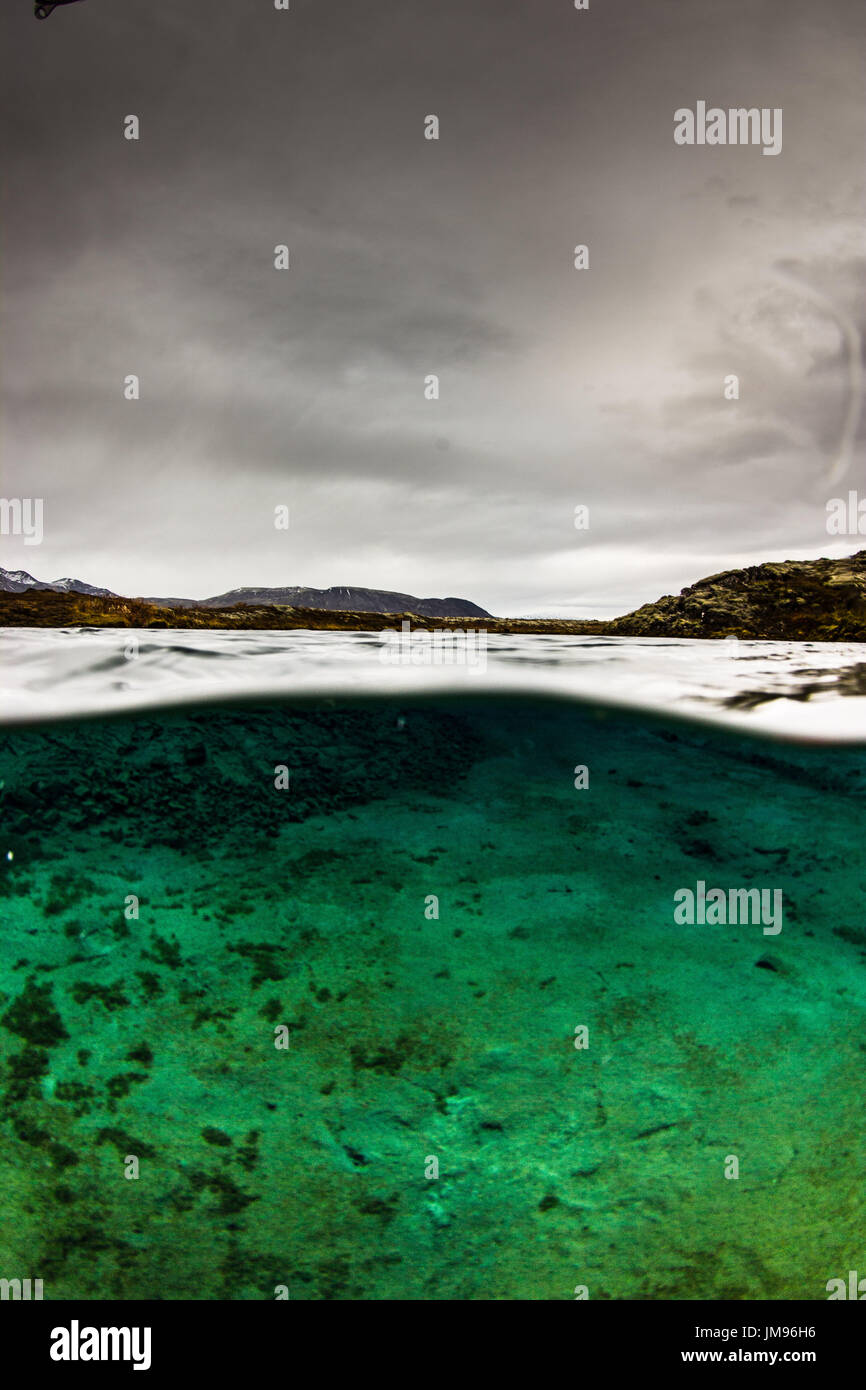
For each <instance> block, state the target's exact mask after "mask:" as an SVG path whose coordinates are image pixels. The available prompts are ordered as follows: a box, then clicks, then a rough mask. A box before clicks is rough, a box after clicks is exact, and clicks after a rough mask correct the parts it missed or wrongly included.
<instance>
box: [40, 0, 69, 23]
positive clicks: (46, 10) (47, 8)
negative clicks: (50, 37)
mask: <svg viewBox="0 0 866 1390" xmlns="http://www.w3.org/2000/svg"><path fill="white" fill-rule="evenodd" d="M78 4H80V0H53V2H52V3H51V4H50V5H49V4H46V5H40V4H36V5H34V7H33V13H34V14H35V15H36V18H37V19H47V18H48V16H49V15H50V14H51V12H52V10H56V9H57V6H58V5H78Z"/></svg>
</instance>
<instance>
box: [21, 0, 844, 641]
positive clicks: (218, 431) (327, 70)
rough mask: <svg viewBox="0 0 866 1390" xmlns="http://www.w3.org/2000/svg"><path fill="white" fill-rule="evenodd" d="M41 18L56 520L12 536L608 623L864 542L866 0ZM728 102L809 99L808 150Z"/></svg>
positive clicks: (197, 570) (53, 573)
mask: <svg viewBox="0 0 866 1390" xmlns="http://www.w3.org/2000/svg"><path fill="white" fill-rule="evenodd" d="M32 11H33V5H32V3H31V0H3V7H2V17H0V51H2V53H3V82H2V91H0V101H2V108H3V118H2V141H3V152H2V153H3V170H4V173H3V185H2V201H0V232H2V252H3V255H2V263H3V271H2V287H0V308H2V364H0V365H2V397H0V407H2V408H0V450H2V452H0V493H2V495H3V496H5V497H15V496H17V497H42V498H44V506H45V534H44V540H43V543H42V544H41V545H40V546H26V545H24V544H23V542H22V539H21V538H18V537H14V536H9V537H5V536H4V537H3V538H2V539H0V563H2V564H3V565H4V566H6V567H7V568H17V567H22V568H25V569H27V570H29V571H30V572H31V573H34V574H36V575H37V577H39V578H42V579H54V578H58V577H60V576H61V575H75V576H77V577H80V578H82V579H86V580H88V581H90V582H91V583H95V584H104V585H106V586H107V587H109V588H111V589H114V590H117V591H119V592H122V593H129V594H136V593H137V594H180V595H188V596H205V595H208V594H214V593H219V592H221V591H224V590H226V589H228V588H231V587H234V586H238V585H283V584H286V585H289V584H309V585H314V586H317V587H322V588H326V587H328V586H330V585H350V584H351V585H366V586H371V587H377V588H384V589H400V590H404V591H408V592H410V593H414V594H417V595H420V596H422V597H427V596H432V595H437V596H442V595H451V594H457V595H461V596H464V597H467V598H470V599H472V600H474V601H475V602H477V603H479V604H481V605H482V606H483V607H485V608H487V609H488V610H490V611H492V612H494V613H504V614H520V613H528V614H530V613H531V614H540V613H551V614H553V613H560V614H568V615H572V616H578V615H581V614H586V615H587V616H605V615H610V614H613V613H617V612H624V611H626V610H627V609H629V608H631V607H634V606H636V605H637V604H639V603H641V602H644V601H648V600H651V599H654V598H656V597H657V596H658V595H659V594H661V593H667V592H677V591H678V590H679V589H680V588H681V587H682V586H683V585H685V584H688V583H692V582H694V581H695V580H697V579H698V578H701V577H702V576H704V575H706V574H711V573H714V572H716V571H718V570H720V569H725V568H730V567H733V566H737V565H741V564H751V563H758V562H760V561H762V560H765V559H781V558H786V557H790V558H808V557H811V556H816V555H820V554H848V553H851V552H853V551H854V550H857V549H860V548H863V547H866V539H857V538H846V539H842V540H839V539H834V538H831V537H829V536H828V535H827V533H826V527H825V505H826V502H827V500H828V499H829V498H830V497H833V496H836V495H839V494H840V493H842V492H847V489H848V488H849V487H852V488H860V489H861V493H862V494H864V495H866V478H864V470H863V447H862V439H863V433H862V425H861V432H860V440H859V443H857V444H855V447H854V450H853V454H852V457H851V459H850V464H849V465H848V466H847V472H845V474H844V478H842V479H841V481H838V480H837V481H836V482H831V481H830V477H831V473H832V471H833V469H834V467H835V468H836V474H837V479H838V477H839V475H840V470H842V469H844V467H845V464H844V460H843V462H842V463H841V464H840V462H839V449H840V440H841V438H842V435H843V432H844V428H845V425H846V421H847V424H848V426H849V427H850V425H851V423H852V420H853V419H854V418H855V415H856V412H852V409H851V399H850V398H851V392H852V390H855V389H856V388H857V361H856V360H855V359H854V358H853V357H852V354H855V353H856V354H859V353H860V352H861V348H860V338H859V327H862V317H863V304H864V283H866V252H864V242H863V218H864V167H863V163H864V162H863V149H864V141H866V117H864V110H866V104H864V102H863V92H862V73H863V59H864V49H866V7H864V5H863V2H862V0H821V3H820V4H818V3H815V2H814V0H808V3H807V0H725V3H724V4H720V3H710V0H687V3H684V0H659V2H656V0H619V2H618V3H617V0H591V3H590V9H589V10H588V11H586V12H581V11H576V10H575V9H574V8H573V4H572V3H571V0H365V2H364V3H360V0H291V9H290V11H289V12H288V13H282V12H277V11H276V10H275V9H274V7H273V3H272V0H218V3H217V0H83V3H80V4H74V5H70V6H68V7H65V8H59V9H57V10H56V11H55V12H54V14H53V15H52V16H51V18H50V19H48V20H46V21H45V22H44V23H38V22H37V21H36V20H35V19H34V18H33V15H32ZM699 100H705V101H706V102H707V103H708V104H709V105H710V106H713V105H718V106H721V107H723V108H727V107H729V106H756V107H760V108H763V107H767V108H776V107H781V108H782V109H783V111H784V122H783V149H782V152H781V154H779V155H778V156H777V157H766V156H763V155H762V152H761V149H760V147H737V146H731V147H708V146H704V147H699V146H694V147H682V146H677V145H676V144H675V143H674V139H673V131H674V111H675V110H676V109H677V108H680V107H686V106H689V107H695V105H696V103H697V101H699ZM129 114H136V115H137V116H138V117H139V118H140V122H141V138H140V139H139V141H138V142H133V141H128V140H126V139H124V136H123V123H124V117H125V116H127V115H129ZM430 114H435V115H437V116H438V117H439V120H440V139H439V140H438V141H427V140H425V138H424V119H425V116H427V115H430ZM279 243H286V244H287V245H288V246H289V247H290V252H291V267H290V269H289V270H288V271H285V272H281V271H278V270H276V269H274V247H275V245H277V244H279ZM577 243H586V244H587V245H588V246H589V256H590V265H589V269H587V270H581V271H578V270H575V269H574V265H573V259H574V247H575V245H576V244H577ZM858 316H859V320H860V323H859V324H858V322H857V320H858ZM129 373H135V374H137V375H139V377H140V381H141V399H140V400H138V401H126V400H125V399H124V394H123V383H124V378H125V376H126V375H127V374H129ZM432 373H435V374H437V375H438V376H439V378H440V392H441V394H440V399H439V400H438V401H428V400H425V397H424V378H425V376H427V375H428V374H432ZM731 373H734V374H737V375H738V377H739V381H740V399H739V400H738V401H729V400H725V398H724V379H725V377H726V376H727V375H728V374H731ZM280 504H285V505H287V506H288V507H289V508H290V514H291V524H290V528H289V530H288V531H287V532H285V531H278V530H276V529H275V527H274V523H273V518H274V508H275V507H276V506H278V505H280ZM578 504H585V505H587V506H588V507H589V509H590V510H589V517H590V525H589V529H588V530H587V531H576V530H575V528H574V521H573V517H574V508H575V506H576V505H578Z"/></svg>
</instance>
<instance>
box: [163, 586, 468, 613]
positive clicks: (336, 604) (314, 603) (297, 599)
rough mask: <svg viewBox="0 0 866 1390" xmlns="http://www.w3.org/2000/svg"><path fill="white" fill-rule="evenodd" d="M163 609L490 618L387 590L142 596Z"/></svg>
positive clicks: (449, 601) (451, 601) (464, 605)
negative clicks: (267, 609) (268, 609)
mask: <svg viewBox="0 0 866 1390" xmlns="http://www.w3.org/2000/svg"><path fill="white" fill-rule="evenodd" d="M142 602H143V603H155V604H158V605H159V606H160V607H162V608H234V606H235V604H238V603H243V604H247V605H248V606H249V607H251V608H260V607H262V606H265V605H267V606H268V607H276V608H286V607H288V608H316V609H320V610H322V611H323V612H326V613H417V614H418V616H419V617H421V618H489V617H490V614H489V613H487V612H485V610H484V609H483V608H479V607H478V605H477V603H470V602H469V600H468V599H465V598H415V596H414V594H399V593H393V592H391V591H390V590H388V589H349V588H337V589H306V588H302V587H299V586H295V587H293V588H290V589H229V591H228V592H227V593H225V594H216V595H215V596H214V597H213V598H206V599H201V600H197V599H188V598H143V599H142Z"/></svg>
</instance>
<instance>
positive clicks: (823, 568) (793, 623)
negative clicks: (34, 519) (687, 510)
mask: <svg viewBox="0 0 866 1390" xmlns="http://www.w3.org/2000/svg"><path fill="white" fill-rule="evenodd" d="M403 621H406V622H409V623H410V624H411V625H412V627H413V628H423V629H428V630H431V629H440V630H442V629H446V630H452V631H461V630H465V629H466V628H467V627H468V626H470V624H472V625H473V626H478V627H482V628H483V630H484V631H485V632H488V633H501V634H505V635H507V634H517V633H539V634H547V635H562V636H610V637H681V638H707V639H720V638H725V637H737V638H740V639H742V640H744V641H748V640H753V641H754V640H757V641H802V642H863V641H866V550H861V551H858V553H857V554H856V555H852V556H849V557H846V558H844V559H840V560H830V559H826V558H824V559H818V560H785V561H781V562H779V563H767V564H763V565H750V566H749V567H747V568H745V569H739V570H726V571H724V572H723V573H721V574H716V575H711V576H710V577H709V578H707V579H702V580H700V581H699V582H698V583H697V584H692V585H690V586H689V587H688V588H685V589H683V590H682V592H681V593H680V594H678V595H676V596H674V595H670V594H667V595H665V596H664V597H662V598H660V599H657V600H656V602H655V603H647V604H644V605H643V606H642V607H641V608H638V609H636V610H635V611H634V612H633V613H627V614H625V615H624V616H623V617H621V618H613V619H610V620H608V621H603V620H595V619H580V620H571V619H564V618H484V619H483V621H482V622H481V623H480V624H479V623H473V622H472V620H467V619H466V618H455V617H450V618H445V617H431V616H422V615H419V614H415V613H393V614H390V613H386V614H382V613H359V612H351V611H340V610H324V609H317V608H298V607H291V606H288V605H269V604H243V603H241V604H235V605H233V606H232V607H230V608H209V607H191V608H165V607H160V606H159V605H157V604H153V603H147V602H145V601H143V600H141V599H127V598H120V597H115V596H111V597H105V596H102V595H91V594H80V593H56V592H49V591H45V590H37V591H31V592H27V593H20V594H17V593H2V594H0V626H3V627H51V628H61V627H121V628H232V629H258V630H262V631H274V630H280V629H282V630H286V631H288V630H292V629H304V630H309V629H321V630H323V631H342V632H346V631H355V632H379V631H381V630H382V629H383V628H390V627H395V626H399V624H400V623H401V622H403Z"/></svg>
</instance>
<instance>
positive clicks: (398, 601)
mask: <svg viewBox="0 0 866 1390" xmlns="http://www.w3.org/2000/svg"><path fill="white" fill-rule="evenodd" d="M36 591H40V592H49V593H55V594H87V595H89V596H90V597H91V598H118V597H120V595H118V594H115V593H114V592H113V591H112V590H111V589H98V588H96V586H95V585H93V584H85V582H84V580H83V579H55V580H53V581H52V582H51V583H46V582H45V581H43V580H40V579H34V578H33V575H32V574H28V573H27V571H26V570H5V569H3V568H2V567H0V593H7V594H24V593H32V592H36ZM137 601H138V602H139V603H152V604H155V605H156V606H157V607H158V608H234V607H235V605H236V604H246V605H247V606H249V607H254V608H261V607H264V606H268V607H272V608H273V607H276V608H286V607H289V608H312V609H317V610H320V611H322V612H326V613H346V612H348V613H382V614H387V613H392V614H401V613H416V614H417V615H418V616H419V617H421V618H489V617H490V614H489V613H487V612H486V611H485V610H484V609H483V608H479V607H478V605H477V604H476V603H470V602H469V600H468V599H465V598H415V597H414V595H412V594H397V593H391V592H390V591H389V590H387V589H345V588H343V589H306V588H301V587H298V586H295V587H294V588H290V589H250V588H247V589H230V590H229V591H228V593H225V594H216V595H215V596H214V597H213V598H205V599H194V598H138V600H137Z"/></svg>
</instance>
